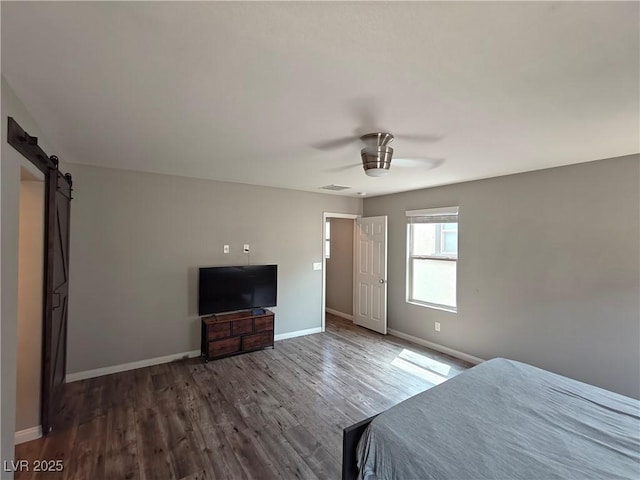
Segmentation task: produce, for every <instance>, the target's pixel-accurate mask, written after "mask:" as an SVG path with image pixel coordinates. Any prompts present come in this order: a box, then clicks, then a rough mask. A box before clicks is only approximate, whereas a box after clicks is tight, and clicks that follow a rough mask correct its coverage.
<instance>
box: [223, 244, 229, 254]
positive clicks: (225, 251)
mask: <svg viewBox="0 0 640 480" xmlns="http://www.w3.org/2000/svg"><path fill="white" fill-rule="evenodd" d="M222 251H223V252H224V253H229V245H225V246H224V247H222Z"/></svg>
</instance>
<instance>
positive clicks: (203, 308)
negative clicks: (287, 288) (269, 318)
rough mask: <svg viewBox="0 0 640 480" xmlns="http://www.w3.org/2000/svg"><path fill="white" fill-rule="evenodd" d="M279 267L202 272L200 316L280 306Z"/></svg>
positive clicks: (252, 267) (252, 266)
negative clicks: (278, 297) (278, 295)
mask: <svg viewBox="0 0 640 480" xmlns="http://www.w3.org/2000/svg"><path fill="white" fill-rule="evenodd" d="M277 286H278V266H277V265H246V266H238V267H206V268H200V282H199V288H198V291H199V295H198V314H199V315H209V314H212V313H220V312H230V311H233V310H245V309H250V308H263V307H273V306H275V305H276V299H277Z"/></svg>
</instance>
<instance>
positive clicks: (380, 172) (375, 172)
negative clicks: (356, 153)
mask: <svg viewBox="0 0 640 480" xmlns="http://www.w3.org/2000/svg"><path fill="white" fill-rule="evenodd" d="M360 155H361V156H362V168H364V173H366V174H367V175H369V176H370V177H382V176H384V175H386V174H387V173H388V172H389V167H391V158H392V157H393V148H391V147H388V146H376V147H365V148H363V149H362V150H361V152H360Z"/></svg>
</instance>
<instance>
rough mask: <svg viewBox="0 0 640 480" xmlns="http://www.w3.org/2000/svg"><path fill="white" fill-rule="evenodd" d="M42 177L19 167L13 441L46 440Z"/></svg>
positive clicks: (25, 163) (43, 201)
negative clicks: (43, 383) (42, 402)
mask: <svg viewBox="0 0 640 480" xmlns="http://www.w3.org/2000/svg"><path fill="white" fill-rule="evenodd" d="M44 180H45V178H44V174H43V173H42V172H41V171H39V170H38V169H37V168H35V167H34V166H32V165H30V164H28V165H27V162H24V164H23V166H21V167H20V197H19V214H18V215H19V231H18V335H17V336H18V345H17V371H16V425H15V432H16V433H15V443H16V444H19V443H24V442H28V441H30V440H34V439H36V438H39V437H41V436H42V419H41V388H42V325H43V318H44V285H45V283H44V252H45V242H44V238H45V182H44Z"/></svg>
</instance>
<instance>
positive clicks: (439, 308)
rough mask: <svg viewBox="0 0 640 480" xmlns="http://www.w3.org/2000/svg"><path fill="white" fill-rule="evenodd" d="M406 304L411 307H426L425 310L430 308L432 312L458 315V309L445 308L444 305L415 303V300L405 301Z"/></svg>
mask: <svg viewBox="0 0 640 480" xmlns="http://www.w3.org/2000/svg"><path fill="white" fill-rule="evenodd" d="M407 303H409V304H411V305H416V306H418V307H426V308H432V309H434V310H441V311H443V312H449V313H458V308H457V307H447V306H446V305H438V304H435V303H426V302H417V301H415V300H407Z"/></svg>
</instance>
